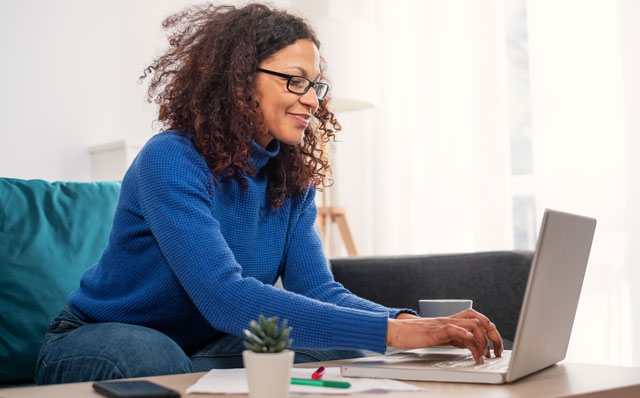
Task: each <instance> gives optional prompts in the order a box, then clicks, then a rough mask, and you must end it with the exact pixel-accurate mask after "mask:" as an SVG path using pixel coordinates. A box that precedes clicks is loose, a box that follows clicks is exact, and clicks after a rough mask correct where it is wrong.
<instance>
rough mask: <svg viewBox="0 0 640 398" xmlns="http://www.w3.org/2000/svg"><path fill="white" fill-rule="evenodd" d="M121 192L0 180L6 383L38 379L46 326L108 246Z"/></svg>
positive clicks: (0, 356) (0, 306)
mask: <svg viewBox="0 0 640 398" xmlns="http://www.w3.org/2000/svg"><path fill="white" fill-rule="evenodd" d="M119 192H120V182H96V183H73V182H54V183H50V182H47V181H42V180H30V181H25V180H18V179H12V178H0V382H6V381H10V380H11V381H14V380H25V379H32V378H33V372H34V368H35V363H36V359H37V356H38V352H39V350H40V345H41V344H42V339H43V337H44V334H45V332H46V329H47V326H48V325H49V323H50V322H51V320H53V318H54V317H55V316H56V315H57V314H58V313H59V312H60V311H61V310H62V308H63V307H64V305H65V302H66V299H67V295H68V294H69V293H70V292H71V291H72V290H75V289H76V288H77V287H78V286H79V282H80V277H81V276H82V273H83V272H84V271H85V270H86V269H87V268H88V267H90V266H91V265H93V264H94V263H96V262H97V261H98V259H99V258H100V255H101V254H102V251H103V250H104V248H105V247H106V245H107V240H108V237H109V231H110V229H111V223H112V221H113V213H114V210H115V206H116V202H117V200H118V194H119Z"/></svg>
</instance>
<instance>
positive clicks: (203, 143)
mask: <svg viewBox="0 0 640 398" xmlns="http://www.w3.org/2000/svg"><path fill="white" fill-rule="evenodd" d="M162 26H163V28H164V29H165V30H166V31H167V34H168V38H169V49H168V50H167V51H166V52H165V53H164V54H162V55H161V56H159V57H158V58H157V59H155V60H154V62H153V64H152V65H151V66H149V67H148V68H147V69H145V71H144V75H143V76H140V79H141V80H142V79H144V78H146V77H147V76H148V75H149V74H151V73H153V76H152V78H151V81H150V83H149V89H148V100H149V102H152V101H153V102H155V103H157V104H159V105H160V110H159V115H158V119H159V121H160V122H161V123H162V128H163V129H166V128H169V129H174V130H179V131H183V132H188V133H189V134H190V135H191V140H192V142H193V144H194V146H195V148H196V149H197V150H198V152H199V153H200V154H201V155H202V156H203V157H204V158H205V160H206V162H207V165H208V166H209V169H210V170H211V174H212V177H213V179H214V181H216V183H218V182H219V181H224V180H228V179H231V178H233V179H235V180H236V181H237V182H238V184H240V186H242V187H243V188H244V189H246V188H247V187H248V183H247V181H246V179H245V178H244V176H253V175H255V173H256V168H255V167H254V166H253V165H252V164H251V163H250V146H251V140H252V139H253V137H254V136H255V134H256V133H259V132H263V133H264V132H266V131H267V128H266V124H265V122H264V118H263V116H262V113H261V111H260V110H259V109H258V106H257V102H256V100H255V84H254V82H255V78H256V74H257V72H256V68H258V65H259V63H260V62H262V61H263V60H265V59H267V58H269V57H270V56H272V55H273V54H274V53H276V52H277V51H279V50H281V49H282V48H284V47H286V46H288V45H290V44H293V43H294V42H295V41H297V40H299V39H308V40H311V41H312V42H313V43H314V44H315V45H316V47H318V49H319V48H320V42H319V41H318V39H317V38H316V36H315V33H314V32H313V30H312V29H311V27H310V26H309V25H308V24H307V23H305V21H304V20H302V19H301V18H299V17H296V16H293V15H291V14H289V13H287V12H285V11H281V10H275V9H272V8H269V7H268V6H266V5H263V4H249V5H246V6H243V7H241V8H236V7H234V6H214V5H211V4H208V5H200V6H192V7H188V8H186V9H184V10H182V11H180V12H178V13H176V14H174V15H172V16H169V17H168V18H167V19H165V20H164V21H163V23H162ZM322 62H324V61H322ZM320 67H321V72H322V69H323V68H322V65H320ZM328 102H329V100H328V99H324V100H322V101H320V103H319V107H318V109H317V111H316V112H315V114H314V119H313V121H312V123H310V124H309V126H308V127H307V128H306V130H305V132H304V138H303V142H302V144H301V145H287V144H284V143H281V146H280V152H279V154H278V155H277V156H276V157H275V158H274V159H272V160H270V161H269V163H268V164H267V165H266V166H265V167H266V170H267V172H268V176H269V178H268V186H267V195H268V198H269V200H270V202H271V205H272V207H273V208H279V207H281V206H282V205H283V203H284V200H285V199H286V198H289V197H292V196H294V195H297V194H299V193H300V192H302V191H303V190H304V189H306V188H308V187H309V186H310V185H312V186H314V187H316V188H321V187H322V186H327V185H328V183H327V182H328V173H329V171H330V168H329V164H328V162H327V160H326V156H325V154H324V153H323V150H322V143H327V142H328V141H329V139H330V138H332V137H333V138H334V139H335V136H334V134H335V132H337V131H340V129H341V127H340V124H339V123H338V121H337V120H336V119H335V117H334V115H333V113H332V112H331V111H329V109H328V108H327V105H328Z"/></svg>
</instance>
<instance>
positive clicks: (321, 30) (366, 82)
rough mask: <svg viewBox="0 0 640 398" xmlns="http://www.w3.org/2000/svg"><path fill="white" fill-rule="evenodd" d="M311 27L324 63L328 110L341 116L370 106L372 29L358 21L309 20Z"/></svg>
mask: <svg viewBox="0 0 640 398" xmlns="http://www.w3.org/2000/svg"><path fill="white" fill-rule="evenodd" d="M311 24H312V26H313V27H314V29H315V31H316V34H317V36H318V39H319V40H320V54H321V55H322V57H323V58H324V59H325V61H326V63H327V68H326V73H325V74H326V75H327V77H328V78H329V81H330V85H331V89H330V91H329V96H330V97H331V109H332V110H334V111H336V112H345V111H354V110H360V109H365V108H368V107H372V106H374V105H375V103H376V99H377V91H378V90H377V81H376V80H375V76H376V75H377V73H376V72H377V68H376V61H377V60H376V47H375V42H376V37H375V29H374V28H373V26H372V25H371V24H368V23H366V22H364V21H361V20H358V19H340V18H329V17H316V18H311Z"/></svg>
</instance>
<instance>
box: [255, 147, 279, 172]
mask: <svg viewBox="0 0 640 398" xmlns="http://www.w3.org/2000/svg"><path fill="white" fill-rule="evenodd" d="M250 152H251V164H252V165H254V166H256V169H257V171H260V169H262V168H263V167H264V165H266V164H267V162H269V160H270V159H272V158H275V157H276V156H277V155H278V153H279V152H280V141H278V140H276V139H273V140H271V142H270V143H269V145H267V147H266V148H263V147H261V146H260V144H258V143H257V142H255V141H251V149H250Z"/></svg>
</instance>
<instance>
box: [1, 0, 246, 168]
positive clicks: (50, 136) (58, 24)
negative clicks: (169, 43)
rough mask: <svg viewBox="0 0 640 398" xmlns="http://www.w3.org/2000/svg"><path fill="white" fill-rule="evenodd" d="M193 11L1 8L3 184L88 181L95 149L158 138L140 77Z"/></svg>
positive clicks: (81, 4)
mask: <svg viewBox="0 0 640 398" xmlns="http://www.w3.org/2000/svg"><path fill="white" fill-rule="evenodd" d="M189 3H193V2H190V1H185V0H161V1H125V0H109V1H97V0H57V1H44V0H43V1H36V0H20V1H2V2H0V37H2V40H0V54H2V55H1V58H2V61H0V76H2V83H1V86H2V87H1V89H0V123H1V126H2V128H1V129H0V176H2V177H15V178H25V179H31V178H42V179H46V180H71V181H87V180H90V175H91V171H90V166H89V165H90V161H89V151H88V148H89V147H90V146H94V145H99V144H104V143H107V142H111V141H116V140H121V139H126V140H127V141H129V142H131V143H134V144H141V143H144V142H145V141H146V140H147V139H148V138H149V137H150V136H151V135H152V134H153V133H154V132H156V131H158V129H159V125H158V124H157V123H156V125H155V126H153V125H152V122H153V120H154V119H155V114H156V110H155V106H153V105H151V104H148V103H147V102H146V95H145V94H146V85H140V84H139V83H138V77H139V76H140V74H141V73H142V71H143V70H144V68H145V67H146V66H148V65H149V64H150V63H151V61H152V60H153V58H154V57H155V56H156V55H157V54H159V52H160V50H161V49H162V48H165V36H164V34H163V32H162V29H161V26H160V24H161V22H162V20H163V19H164V18H165V17H166V16H168V15H169V14H171V13H173V12H175V11H178V10H180V9H181V8H182V7H183V6H185V5H186V4H189ZM227 3H229V2H227ZM230 3H233V1H232V2H230Z"/></svg>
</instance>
